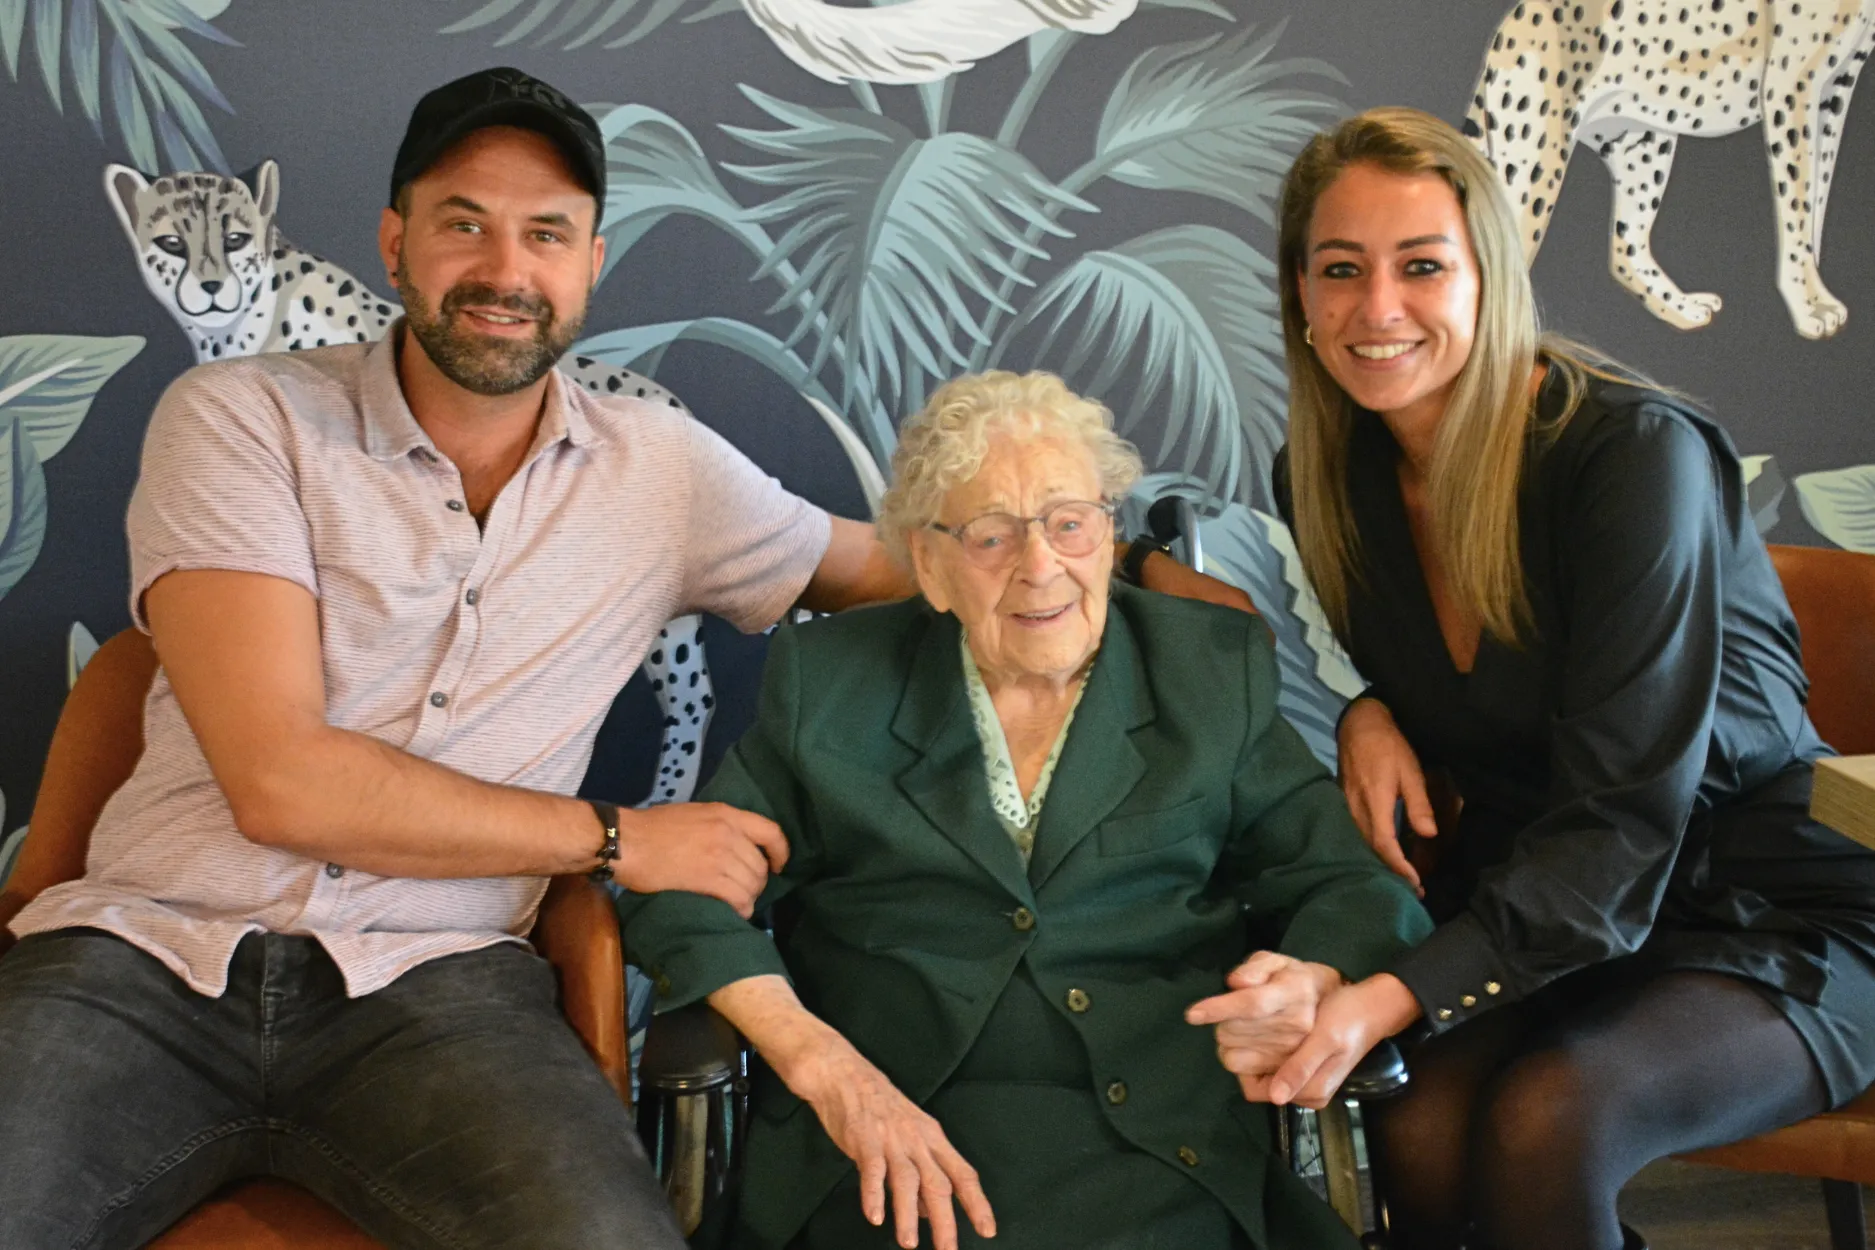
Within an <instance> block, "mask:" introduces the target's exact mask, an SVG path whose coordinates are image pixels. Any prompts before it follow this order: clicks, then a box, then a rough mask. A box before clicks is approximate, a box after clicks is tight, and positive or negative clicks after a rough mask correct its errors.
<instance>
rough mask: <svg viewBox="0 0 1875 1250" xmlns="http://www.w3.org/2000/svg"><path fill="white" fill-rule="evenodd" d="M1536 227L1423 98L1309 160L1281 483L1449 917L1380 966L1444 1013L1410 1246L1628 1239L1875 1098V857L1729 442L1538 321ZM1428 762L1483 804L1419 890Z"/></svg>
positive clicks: (1363, 122)
mask: <svg viewBox="0 0 1875 1250" xmlns="http://www.w3.org/2000/svg"><path fill="white" fill-rule="evenodd" d="M1559 159H1560V158H1559ZM1505 173H1506V174H1507V175H1509V176H1510V177H1512V178H1515V179H1518V180H1524V179H1529V178H1530V177H1531V174H1532V171H1529V170H1506V171H1505ZM1516 220H1517V219H1516V217H1515V215H1514V214H1513V212H1512V210H1511V208H1510V206H1509V204H1508V201H1507V198H1506V196H1505V195H1504V193H1503V191H1502V189H1501V185H1500V183H1499V181H1498V177H1497V175H1496V174H1495V173H1494V171H1493V170H1492V169H1491V167H1490V166H1489V165H1487V164H1486V163H1485V162H1484V160H1483V159H1482V158H1481V157H1480V156H1479V155H1478V154H1477V152H1476V151H1475V149H1474V148H1473V147H1472V146H1471V145H1470V143H1469V142H1467V141H1466V140H1465V139H1464V138H1463V137H1462V136H1460V135H1459V134H1458V133H1457V132H1456V131H1454V130H1453V129H1452V128H1451V127H1449V126H1447V125H1445V124H1444V123H1443V122H1441V121H1439V120H1437V119H1436V118H1433V117H1430V116H1427V115H1426V114H1423V113H1418V112H1414V111H1411V110H1406V109H1378V110H1374V111H1372V112H1369V113H1365V114H1362V115H1361V116H1358V117H1355V118H1352V119H1350V120H1349V121H1347V122H1345V123H1343V124H1342V125H1341V126H1340V127H1338V128H1337V129H1335V130H1334V131H1332V132H1330V133H1327V134H1324V135H1321V136H1319V137H1317V138H1316V139H1315V140H1314V141H1312V142H1311V143H1310V144H1309V146H1308V147H1307V148H1306V149H1305V150H1304V152H1303V153H1302V155H1301V156H1300V158H1299V159H1298V160H1297V162H1296V164H1295V167H1294V168H1293V169H1292V170H1291V171H1290V174H1289V178H1288V181H1287V184H1286V186H1285V188H1284V195H1283V206H1282V226H1281V243H1280V264H1281V266H1282V272H1283V276H1284V279H1285V282H1284V287H1283V318H1284V328H1285V331H1286V335H1287V341H1288V353H1289V365H1290V374H1291V377H1292V379H1293V382H1292V387H1293V393H1292V399H1291V407H1290V414H1291V415H1290V443H1289V447H1288V449H1287V451H1286V453H1285V457H1286V459H1285V460H1279V463H1278V470H1277V492H1278V495H1279V497H1282V498H1283V499H1284V500H1285V501H1286V503H1287V505H1288V506H1289V507H1290V511H1291V519H1292V523H1293V525H1294V527H1295V530H1296V537H1297V544H1298V546H1299V548H1300V550H1301V553H1302V559H1303V563H1304V565H1305V567H1306V568H1307V570H1308V573H1309V576H1310V578H1311V579H1312V580H1313V582H1314V585H1315V589H1316V591H1317V593H1318V594H1319V596H1320V598H1321V601H1322V604H1323V606H1324V608H1325V609H1326V611H1327V615H1328V618H1329V620H1330V621H1331V622H1332V624H1333V626H1334V628H1335V632H1336V634H1337V635H1338V636H1339V638H1340V639H1341V641H1342V642H1343V643H1344V644H1345V645H1346V647H1347V649H1348V651H1349V654H1350V655H1351V656H1352V657H1353V659H1354V662H1355V664H1356V665H1357V666H1358V667H1359V668H1360V670H1361V671H1362V673H1363V674H1364V675H1365V676H1366V678H1367V680H1368V681H1369V682H1371V683H1372V684H1371V686H1370V687H1369V689H1368V690H1367V692H1366V693H1365V694H1364V695H1363V696H1362V697H1361V698H1359V699H1357V700H1356V701H1355V702H1354V703H1353V704H1352V705H1351V706H1350V707H1349V709H1348V711H1347V714H1346V715H1345V717H1344V718H1343V720H1342V723H1341V726H1340V731H1339V741H1340V750H1341V781H1342V787H1343V789H1344V791H1345V793H1346V795H1347V799H1348V802H1349V805H1350V806H1351V807H1352V809H1353V811H1354V815H1355V819H1356V821H1357V822H1358V823H1359V824H1360V826H1361V828H1362V831H1363V833H1364V834H1365V836H1366V837H1367V840H1368V842H1369V843H1370V844H1371V845H1372V846H1373V848H1374V849H1375V851H1376V852H1378V853H1379V854H1380V855H1381V857H1382V858H1383V859H1385V860H1386V862H1387V863H1388V864H1390V865H1391V866H1392V867H1393V868H1394V870H1395V871H1396V872H1398V873H1399V874H1400V875H1401V876H1402V877H1404V878H1406V879H1407V880H1408V881H1409V882H1411V883H1412V884H1413V885H1414V886H1415V887H1416V888H1417V887H1423V895H1424V899H1425V903H1426V906H1427V907H1428V908H1429V910H1430V911H1431V912H1432V915H1433V917H1434V919H1435V920H1436V921H1438V922H1439V927H1438V929H1437V930H1436V931H1435V932H1434V934H1433V936H1432V937H1431V938H1430V939H1429V940H1428V941H1427V942H1426V943H1425V944H1424V945H1422V946H1420V947H1418V948H1417V949H1415V950H1413V951H1411V952H1409V953H1407V954H1406V955H1405V956H1403V957H1402V958H1401V959H1399V960H1397V961H1395V962H1394V963H1393V964H1392V965H1390V973H1391V975H1392V976H1393V977H1395V978H1397V979H1398V980H1399V981H1400V982H1402V983H1403V984H1404V985H1405V986H1406V988H1408V989H1409V990H1411V992H1412V994H1413V997H1414V998H1415V999H1416V1000H1417V1002H1418V1004H1419V1006H1420V1008H1421V1009H1422V1010H1423V1012H1424V1014H1425V1019H1426V1022H1427V1024H1428V1025H1429V1026H1430V1028H1431V1037H1430V1039H1429V1040H1427V1041H1426V1042H1424V1043H1423V1044H1422V1045H1420V1046H1419V1047H1418V1049H1417V1051H1416V1053H1415V1054H1414V1055H1413V1056H1412V1066H1413V1084H1412V1087H1411V1090H1410V1092H1409V1093H1408V1095H1407V1096H1406V1097H1405V1098H1404V1099H1403V1100H1401V1101H1400V1102H1398V1103H1397V1104H1393V1105H1391V1106H1389V1107H1388V1108H1387V1110H1386V1111H1385V1114H1384V1118H1382V1119H1381V1121H1380V1122H1379V1124H1378V1128H1379V1134H1378V1141H1379V1145H1380V1148H1381V1156H1382V1161H1383V1163H1384V1164H1385V1166H1386V1168H1387V1169H1388V1170H1389V1171H1390V1172H1391V1174H1392V1180H1393V1183H1392V1185H1391V1193H1392V1195H1393V1201H1394V1204H1395V1209H1394V1215H1395V1227H1396V1229H1397V1232H1398V1240H1399V1244H1400V1245H1401V1246H1402V1247H1404V1248H1406V1250H1417V1248H1420V1247H1427V1246H1447V1247H1449V1246H1455V1245H1458V1244H1459V1243H1460V1242H1461V1240H1463V1241H1464V1242H1465V1244H1467V1245H1471V1246H1480V1245H1483V1246H1489V1247H1493V1248H1494V1250H1525V1248H1533V1247H1557V1248H1564V1247H1566V1248H1567V1250H1617V1248H1618V1247H1621V1246H1623V1245H1624V1237H1625V1244H1626V1245H1628V1246H1638V1245H1640V1244H1641V1243H1640V1240H1639V1238H1638V1236H1637V1235H1635V1234H1634V1233H1633V1232H1632V1231H1631V1230H1625V1231H1624V1230H1623V1229H1622V1228H1621V1227H1620V1225H1619V1224H1618V1223H1617V1221H1616V1218H1615V1195H1616V1193H1617V1191H1618V1190H1619V1189H1620V1187H1621V1185H1622V1184H1623V1183H1624V1182H1625V1181H1626V1180H1627V1179H1628V1178H1629V1177H1630V1176H1632V1175H1633V1174H1634V1173H1635V1172H1636V1171H1637V1170H1638V1169H1639V1168H1640V1167H1641V1166H1642V1165H1644V1164H1645V1163H1647V1162H1648V1161H1650V1160H1652V1159H1655V1158H1658V1157H1661V1156H1663V1155H1666V1154H1668V1153H1671V1152H1676V1151H1681V1150H1686V1149H1691V1148H1696V1147H1701V1146H1708V1145H1714V1144H1717V1143H1720V1142H1725V1141H1730V1140H1734V1139H1737V1138H1740V1137H1744V1136H1747V1135H1750V1134H1754V1133H1758V1132H1761V1131H1764V1130H1767V1129H1771V1128H1774V1127H1776V1126H1779V1125H1782V1124H1785V1123H1789V1122H1791V1121H1794V1120H1797V1119H1800V1118H1802V1117H1804V1116H1807V1115H1810V1114H1812V1113H1814V1112H1817V1111H1821V1110H1823V1109H1824V1108H1825V1107H1828V1106H1830V1105H1832V1104H1836V1103H1840V1102H1842V1101H1844V1100H1845V1099H1847V1098H1849V1097H1850V1096H1852V1095H1854V1094H1856V1093H1858V1092H1860V1091H1861V1090H1862V1088H1863V1087H1864V1086H1866V1085H1868V1084H1869V1083H1870V1081H1871V1079H1875V855H1871V854H1870V853H1868V852H1866V851H1864V850H1862V849H1861V848H1859V847H1857V846H1855V845H1854V844H1852V843H1850V842H1849V841H1848V840H1847V839H1845V838H1842V837H1840V836H1838V835H1837V834H1835V833H1832V832H1830V831H1829V830H1827V829H1825V828H1823V827H1822V826H1820V825H1817V824H1815V823H1814V822H1812V821H1811V820H1810V819H1809V818H1808V816H1807V807H1808V799H1809V793H1810V777H1811V764H1812V762H1813V761H1814V760H1815V759H1816V758H1817V757H1818V756H1821V755H1825V754H1827V753H1828V750H1829V749H1828V748H1827V747H1826V746H1825V745H1824V744H1823V743H1822V742H1821V741H1820V740H1819V739H1818V738H1817V736H1816V733H1815V731H1814V730H1813V729H1812V728H1811V726H1810V723H1809V720H1808V718H1807V717H1806V715H1805V712H1804V698H1805V691H1806V683H1805V680H1804V676H1803V671H1802V668H1801V666H1800V663H1799V653H1798V645H1797V630H1796V626H1795V624H1794V622H1793V621H1792V618H1791V614H1790V609H1789V607H1788V605H1787V604H1786V602H1785V600H1784V596H1783V592H1782V590H1781V588H1780V586H1779V583H1778V580H1777V576H1776V574H1775V572H1774V570H1773V569H1772V567H1771V563H1770V560H1769V558H1768V557H1767V555H1766V553H1765V549H1764V545H1763V543H1762V542H1761V541H1760V540H1759V538H1758V535H1757V532H1756V530H1755V529H1754V527H1753V524H1752V518H1751V513H1750V511H1749V509H1748V507H1747V505H1746V500H1745V494H1744V486H1743V478H1742V475H1741V474H1740V471H1739V464H1738V457H1737V455H1736V453H1735V452H1734V450H1733V447H1732V444H1731V442H1730V440H1729V439H1728V438H1727V437H1726V435H1725V433H1724V432H1723V431H1722V430H1721V429H1720V428H1719V427H1718V426H1717V425H1715V424H1714V423H1713V422H1712V420H1711V418H1709V417H1708V416H1706V415H1705V414H1703V413H1702V412H1700V411H1699V410H1698V409H1697V408H1696V407H1694V406H1693V405H1692V404H1691V403H1690V402H1689V401H1688V400H1686V399H1685V398H1684V397H1681V396H1679V395H1676V394H1672V393H1668V392H1664V391H1662V390H1660V389H1658V388H1655V387H1652V386H1650V385H1648V384H1646V383H1645V382H1643V381H1641V380H1639V379H1638V378H1636V377H1634V376H1632V375H1629V374H1625V373H1624V372H1623V371H1621V370H1619V369H1617V368H1615V367H1613V366H1611V365H1608V364H1606V363H1605V362H1599V361H1598V360H1597V359H1596V358H1594V357H1592V356H1591V355H1589V354H1588V353H1586V352H1584V351H1583V350H1582V349H1579V348H1577V347H1574V346H1572V345H1570V344H1568V343H1566V342H1563V341H1561V340H1557V339H1552V338H1546V337H1540V336H1539V332H1538V325H1537V316H1536V312H1535V306H1534V303H1533V301H1532V297H1531V291H1530V284H1529V278H1528V275H1527V273H1526V271H1525V268H1524V264H1523V260H1522V255H1523V252H1522V248H1521V246H1520V243H1519V240H1518V238H1517V224H1516ZM1433 767H1439V768H1444V769H1447V770H1449V771H1450V773H1451V774H1452V775H1453V776H1454V777H1455V779H1456V783H1457V787H1458V789H1459V791H1460V794H1461V796H1462V798H1463V814H1462V816H1461V818H1460V821H1459V827H1458V830H1457V833H1456V835H1455V836H1454V835H1450V834H1448V835H1445V836H1442V837H1441V838H1440V842H1439V844H1436V849H1437V850H1438V851H1439V852H1440V856H1439V859H1438V866H1437V868H1436V869H1435V870H1434V871H1433V872H1432V873H1431V874H1430V875H1429V876H1428V877H1427V878H1426V880H1424V881H1423V882H1422V881H1421V880H1420V878H1419V876H1418V874H1417V873H1416V872H1415V870H1414V868H1413V866H1412V865H1411V864H1409V863H1408V861H1407V859H1406V857H1405V856H1404V855H1403V854H1402V852H1401V846H1400V842H1399V838H1398V837H1397V836H1396V827H1395V810H1396V806H1403V810H1404V813H1405V820H1406V823H1407V824H1408V825H1410V827H1411V829H1412V830H1413V831H1414V832H1415V833H1417V834H1419V835H1421V836H1426V837H1430V836H1433V835H1434V834H1435V833H1437V832H1438V831H1437V830H1436V829H1435V827H1434V825H1433V821H1432V813H1431V809H1430V806H1429V804H1428V802H1427V796H1426V787H1425V782H1424V775H1425V772H1426V770H1428V769H1430V768H1433ZM1357 1008H1358V1004H1349V1005H1343V1004H1341V1003H1338V1002H1336V1001H1335V1000H1333V999H1331V1000H1329V1001H1328V1002H1325V1003H1324V1004H1323V1007H1322V1009H1321V1012H1320V1014H1319V1015H1318V1018H1317V1024H1316V1027H1315V1030H1314V1032H1313V1034H1312V1035H1311V1037H1310V1038H1309V1039H1308V1040H1307V1041H1305V1042H1304V1043H1303V1044H1302V1046H1301V1047H1300V1048H1298V1050H1297V1051H1296V1052H1295V1053H1294V1055H1292V1056H1291V1057H1290V1059H1289V1060H1288V1063H1287V1065H1286V1066H1285V1067H1284V1068H1283V1069H1282V1070H1281V1071H1279V1073H1278V1079H1279V1080H1283V1081H1287V1082H1291V1083H1293V1081H1294V1080H1296V1079H1298V1078H1299V1077H1300V1076H1302V1075H1304V1074H1306V1073H1307V1072H1308V1071H1309V1070H1310V1068H1311V1066H1312V1064H1313V1063H1314V1062H1315V1060H1316V1056H1317V1055H1318V1054H1320V1053H1322V1052H1324V1051H1326V1050H1332V1049H1334V1047H1335V1044H1336V1043H1335V1038H1336V1035H1337V1033H1338V1032H1340V1031H1345V1030H1346V1029H1348V1028H1350V1027H1352V1024H1353V1023H1358V1021H1359V1018H1360V1017H1361V1015H1362V1014H1363V1013H1362V1012H1361V1011H1360V1010H1358V1009H1357Z"/></svg>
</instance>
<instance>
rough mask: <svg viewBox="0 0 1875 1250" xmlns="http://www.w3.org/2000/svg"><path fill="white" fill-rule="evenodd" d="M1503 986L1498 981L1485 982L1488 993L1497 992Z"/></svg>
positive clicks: (1485, 989) (1485, 990)
mask: <svg viewBox="0 0 1875 1250" xmlns="http://www.w3.org/2000/svg"><path fill="white" fill-rule="evenodd" d="M1503 988H1504V987H1503V986H1501V985H1499V984H1498V983H1497V982H1496V981H1486V982H1485V983H1484V992H1485V993H1487V994H1495V993H1497V992H1498V991H1500V990H1502V989H1503Z"/></svg>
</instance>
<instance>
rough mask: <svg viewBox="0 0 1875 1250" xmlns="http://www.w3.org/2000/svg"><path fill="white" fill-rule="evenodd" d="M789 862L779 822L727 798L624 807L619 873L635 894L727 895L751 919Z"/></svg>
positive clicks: (614, 866)
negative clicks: (683, 892)
mask: <svg viewBox="0 0 1875 1250" xmlns="http://www.w3.org/2000/svg"><path fill="white" fill-rule="evenodd" d="M787 862H788V839H787V838H786V837H785V836H783V834H782V832H781V828H780V826H778V825H776V824H775V822H774V821H772V820H768V819H765V818H764V817H761V816H757V815H755V814H753V813H751V812H745V811H742V810H740V809H738V808H734V807H730V806H728V805H727V804H724V803H672V804H669V805H668V806H664V807H647V808H644V809H643V810H640V811H621V812H620V813H619V857H618V858H617V859H616V860H614V861H612V879H613V880H614V881H616V882H618V883H619V884H620V885H622V886H624V887H625V888H626V889H628V890H630V891H632V892H633V893H635V894H656V893H659V892H660V891H663V890H688V891H690V892H691V893H693V894H708V895H710V896H712V897H714V898H720V899H721V900H723V902H725V903H728V904H729V905H730V906H731V907H733V908H735V909H736V912H737V913H738V914H739V915H741V916H742V917H743V918H744V919H747V918H748V917H750V916H752V915H754V914H755V900H756V899H757V898H759V897H760V896H761V893H762V888H763V887H764V886H766V885H767V884H768V873H769V870H770V869H773V870H774V871H775V872H780V871H781V869H782V867H783V866H784V865H785V864H787Z"/></svg>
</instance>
